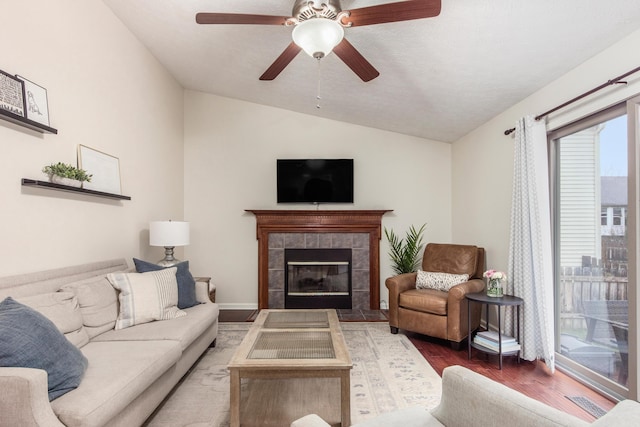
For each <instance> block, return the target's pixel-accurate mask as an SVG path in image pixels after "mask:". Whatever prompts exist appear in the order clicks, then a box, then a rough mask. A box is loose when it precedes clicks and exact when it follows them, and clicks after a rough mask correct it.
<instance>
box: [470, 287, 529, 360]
mask: <svg viewBox="0 0 640 427" xmlns="http://www.w3.org/2000/svg"><path fill="white" fill-rule="evenodd" d="M467 299H468V300H469V302H468V304H467V321H468V331H469V336H468V337H467V346H468V350H469V357H468V359H469V360H471V348H472V347H473V348H475V349H477V350H479V351H482V352H484V353H487V354H496V355H498V360H499V366H500V369H502V356H513V355H517V356H519V355H520V350H514V351H509V352H504V351H502V311H501V310H500V307H505V306H512V307H513V306H515V307H516V325H517V328H516V329H517V335H516V342H517V343H518V344H520V306H521V305H523V304H524V300H523V299H522V298H519V297H516V296H513V295H503V296H501V297H490V296H487V294H486V293H485V292H477V293H473V294H467ZM472 302H476V303H480V304H485V305H486V313H487V314H486V322H487V330H488V329H489V306H491V305H495V306H497V307H498V343H497V345H498V351H494V350H492V349H490V348H488V347H485V346H482V345H480V344H477V343H474V342H473V332H474V331H472V330H471V303H472ZM518 360H520V359H518Z"/></svg>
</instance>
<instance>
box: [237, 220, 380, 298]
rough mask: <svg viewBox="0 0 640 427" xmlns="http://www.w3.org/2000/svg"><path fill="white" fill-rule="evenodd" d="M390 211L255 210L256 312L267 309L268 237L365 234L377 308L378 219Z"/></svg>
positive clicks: (378, 268)
mask: <svg viewBox="0 0 640 427" xmlns="http://www.w3.org/2000/svg"><path fill="white" fill-rule="evenodd" d="M391 211H392V210H390V209H387V210H326V211H321V210H255V209H246V212H251V213H252V214H254V215H255V216H256V223H257V225H256V230H257V231H256V237H257V239H258V308H259V309H263V308H269V259H268V257H269V234H270V233H368V234H369V258H370V259H369V268H370V272H369V281H370V307H371V309H378V308H380V238H381V237H382V232H381V229H382V216H383V215H384V214H385V213H387V212H391Z"/></svg>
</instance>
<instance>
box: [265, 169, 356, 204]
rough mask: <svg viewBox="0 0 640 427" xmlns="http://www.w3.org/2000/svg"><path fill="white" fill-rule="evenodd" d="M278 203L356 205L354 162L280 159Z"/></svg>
mask: <svg viewBox="0 0 640 427" xmlns="http://www.w3.org/2000/svg"><path fill="white" fill-rule="evenodd" d="M277 167H278V172H277V190H278V203H353V159H278V161H277Z"/></svg>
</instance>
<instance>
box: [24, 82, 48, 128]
mask: <svg viewBox="0 0 640 427" xmlns="http://www.w3.org/2000/svg"><path fill="white" fill-rule="evenodd" d="M16 78H17V79H18V80H20V81H22V100H23V105H24V117H26V118H27V119H29V120H31V121H34V122H37V123H40V124H42V125H45V126H49V100H48V98H47V89H45V88H43V87H42V86H40V85H38V84H36V83H34V82H32V81H31V80H29V79H27V78H25V77H23V76H20V75H18V74H16Z"/></svg>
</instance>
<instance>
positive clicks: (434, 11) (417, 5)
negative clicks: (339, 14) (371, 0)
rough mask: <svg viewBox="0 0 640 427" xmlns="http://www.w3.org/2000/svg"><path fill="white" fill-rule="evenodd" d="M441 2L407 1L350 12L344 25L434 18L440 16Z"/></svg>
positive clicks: (435, 0) (425, 0) (438, 0)
mask: <svg viewBox="0 0 640 427" xmlns="http://www.w3.org/2000/svg"><path fill="white" fill-rule="evenodd" d="M440 9H441V3H440V0H407V1H399V2H395V3H385V4H380V5H377V6H369V7H361V8H359V9H353V10H350V11H349V12H350V16H346V17H344V18H342V23H343V24H344V25H348V24H351V26H352V27H360V26H363V25H373V24H384V23H387V22H398V21H410V20H412V19H422V18H432V17H434V16H438V15H439V14H440Z"/></svg>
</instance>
